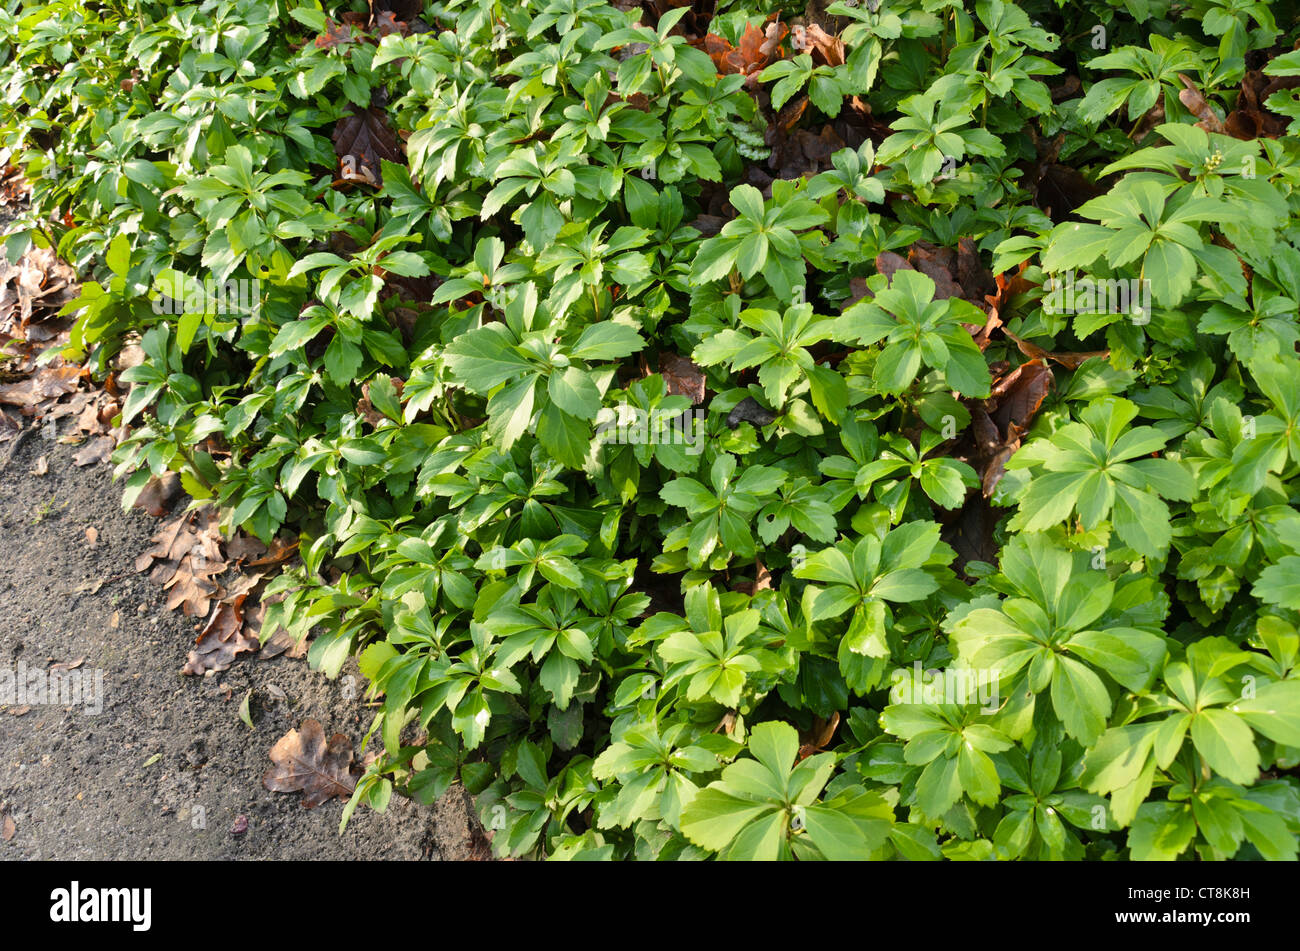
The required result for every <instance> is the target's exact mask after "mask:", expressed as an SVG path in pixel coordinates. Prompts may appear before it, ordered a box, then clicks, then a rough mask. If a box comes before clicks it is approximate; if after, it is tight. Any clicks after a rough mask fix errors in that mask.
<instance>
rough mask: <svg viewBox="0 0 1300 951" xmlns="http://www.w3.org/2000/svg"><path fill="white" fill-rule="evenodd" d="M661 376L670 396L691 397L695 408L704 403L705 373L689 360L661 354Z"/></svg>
mask: <svg viewBox="0 0 1300 951" xmlns="http://www.w3.org/2000/svg"><path fill="white" fill-rule="evenodd" d="M659 375H660V376H662V377H663V378H664V383H665V384H666V385H667V388H668V393H669V394H670V395H674V396H677V395H680V396H689V397H690V398H691V405H693V406H699V405H700V404H701V403H703V402H704V371H702V370H701V369H700V368H699V367H697V366H696V365H695V364H694V362H692V361H691V360H690V359H689V358H687V357H683V356H681V355H680V354H676V353H661V354H659Z"/></svg>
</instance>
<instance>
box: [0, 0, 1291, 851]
mask: <svg viewBox="0 0 1300 951" xmlns="http://www.w3.org/2000/svg"><path fill="white" fill-rule="evenodd" d="M1283 6H1286V5H1283ZM1285 12H1286V11H1283V10H1280V9H1279V8H1278V7H1277V6H1276V5H1268V4H1264V3H1247V2H1236V0H1233V2H1224V0H1192V2H1190V3H1180V4H1172V3H1170V2H1169V0H1122V2H1121V0H1110V2H1109V3H1107V2H1101V0H1088V2H1081V0H1024V2H1021V3H1012V2H1004V0H966V2H957V0H883V2H874V0H872V2H866V0H863V2H860V3H854V2H852V0H840V2H836V3H833V4H831V5H830V6H829V8H826V7H825V5H824V4H823V5H820V6H819V5H816V4H812V5H810V6H809V8H808V9H807V10H803V9H799V8H796V7H793V6H791V5H787V4H782V3H780V2H777V0H739V2H729V0H716V2H703V3H696V4H693V5H688V6H678V7H670V6H669V5H667V4H664V3H658V4H657V3H655V2H651V0H647V2H645V3H642V4H631V3H624V2H616V3H615V4H614V5H610V4H609V3H606V2H604V0H517V2H510V3H504V2H499V0H445V2H436V3H424V4H421V3H391V2H390V3H383V2H380V0H374V2H373V3H371V4H369V5H368V6H367V5H365V4H362V3H353V4H351V5H347V4H332V3H327V4H326V5H325V8H324V9H322V7H321V4H319V3H318V2H315V0H307V2H304V0H275V2H266V0H203V2H198V3H187V4H172V3H158V2H149V0H113V2H106V3H93V4H86V3H80V2H55V3H33V2H15V0H6V2H5V3H4V4H3V13H2V14H0V21H3V26H4V39H3V40H2V41H0V63H2V64H3V65H2V66H0V80H2V81H3V83H4V87H5V97H4V103H3V105H2V106H0V114H2V117H3V136H4V142H5V146H6V148H7V150H8V154H10V155H12V157H13V160H14V161H16V162H19V163H21V164H22V165H23V166H24V168H25V170H26V173H27V175H28V177H29V179H30V180H31V183H32V189H33V191H32V208H31V212H30V214H29V215H27V217H26V218H25V219H23V221H21V222H20V225H21V227H20V230H19V231H18V232H17V233H16V234H14V235H13V236H12V237H11V238H9V239H8V241H7V243H6V250H7V252H8V253H9V254H10V255H11V257H16V256H17V255H18V254H20V253H22V251H23V250H24V248H25V247H27V245H28V243H29V242H30V241H36V242H39V243H42V244H53V245H55V246H56V247H57V249H58V251H59V253H60V255H62V256H63V257H64V258H65V259H66V260H68V261H70V262H71V263H72V264H73V265H74V266H76V267H77V268H78V269H79V270H80V271H81V272H82V273H83V274H84V275H86V277H87V280H86V282H85V284H84V285H83V287H82V289H81V294H80V297H79V298H78V299H77V300H76V301H75V302H74V303H73V304H72V305H70V307H69V313H75V314H76V315H77V323H76V325H75V329H74V332H73V338H72V343H71V346H70V351H69V352H70V354H72V355H75V356H77V357H81V358H84V359H86V360H88V361H89V363H90V365H91V366H92V368H93V369H95V370H96V371H97V372H101V373H103V372H109V371H111V369H112V366H113V363H112V358H113V356H114V354H115V353H116V352H117V351H118V350H119V349H120V348H121V346H122V345H123V344H124V342H126V341H128V340H131V339H134V338H135V335H139V338H140V340H141V343H142V346H143V349H144V351H145V353H146V354H147V359H146V361H145V363H144V364H142V365H140V366H138V367H135V368H133V369H131V370H129V371H127V372H126V373H124V374H122V377H121V379H122V381H123V382H124V383H126V384H130V386H131V390H130V396H129V398H128V399H127V400H126V401H125V405H124V407H123V413H122V421H123V422H124V423H127V424H130V425H131V426H132V427H133V431H132V435H131V436H130V438H129V439H128V440H127V441H126V442H125V443H124V444H123V445H122V446H121V447H119V449H118V452H117V456H116V462H117V463H118V469H119V474H120V475H122V476H124V477H126V486H127V491H126V495H127V501H128V502H129V501H130V500H131V499H132V498H133V497H134V496H135V494H138V493H139V492H140V491H141V490H142V488H143V487H144V485H145V484H146V482H147V481H148V480H149V479H150V478H151V477H152V476H156V475H159V474H161V473H163V472H165V471H167V470H173V471H177V472H179V473H180V474H181V477H182V479H183V480H184V484H185V486H186V488H187V489H188V491H189V492H190V494H191V495H192V496H193V497H194V498H195V499H196V500H198V501H200V502H212V503H214V504H216V505H218V506H219V507H220V509H221V511H222V513H223V518H224V523H225V525H226V526H227V527H228V528H230V529H232V530H233V529H234V528H237V527H242V528H243V529H245V530H247V531H250V532H252V533H253V534H255V535H257V536H258V537H260V538H262V539H264V540H269V539H270V538H271V537H273V536H274V535H276V534H277V533H279V532H281V531H282V530H283V531H287V532H292V533H294V534H296V535H297V536H298V538H299V541H300V552H301V563H300V564H298V565H296V566H295V567H293V568H292V569H290V570H287V571H286V572H284V573H283V574H282V575H281V576H279V577H278V578H277V579H276V580H275V581H274V583H273V584H272V586H271V589H270V593H272V594H275V595H279V596H280V599H279V600H278V601H277V602H276V603H274V604H272V605H271V606H270V607H269V609H268V613H267V620H266V623H267V625H268V630H271V629H274V627H275V626H277V625H280V626H283V627H284V628H286V629H287V630H289V631H290V632H291V633H294V634H296V635H299V636H306V635H307V634H308V633H309V632H313V633H314V634H315V638H314V640H313V642H312V646H311V650H310V661H311V663H312V664H313V665H314V666H315V667H317V668H319V669H321V670H323V671H324V672H326V673H327V674H328V675H330V676H337V675H338V673H339V671H340V669H341V667H342V665H343V664H344V662H345V660H346V659H347V658H348V657H349V656H350V655H352V654H358V655H359V663H360V666H361V670H362V671H363V672H364V673H365V675H366V676H367V677H368V678H369V680H370V682H371V685H372V689H373V691H374V692H375V696H377V697H382V703H381V706H380V713H379V715H378V716H377V718H376V721H375V726H374V730H373V738H372V742H373V744H374V746H375V748H377V749H378V750H379V756H378V758H377V759H375V760H374V762H373V764H372V765H371V766H370V767H369V769H368V771H367V773H366V775H365V777H364V778H363V779H362V781H361V782H360V783H359V785H358V791H357V796H356V798H355V799H354V803H353V805H356V803H358V802H366V803H368V804H370V805H372V806H375V807H378V808H382V807H383V806H384V804H386V803H387V801H388V797H389V795H390V794H391V792H392V791H393V790H394V789H397V790H398V791H401V792H405V793H409V794H410V795H413V796H415V797H416V798H418V799H420V800H422V801H426V802H427V801H431V800H432V799H433V798H435V797H437V796H438V795H440V794H441V793H442V792H443V791H444V790H445V789H446V788H447V787H448V785H449V784H450V783H452V782H453V781H456V780H459V781H461V782H463V783H464V784H465V785H466V786H467V787H468V788H469V789H470V790H471V791H472V792H473V793H475V794H476V795H477V801H478V807H479V814H480V816H481V818H482V819H483V821H484V824H485V825H486V827H487V828H488V829H489V830H491V831H492V832H493V845H494V848H495V849H496V850H497V851H498V852H499V853H501V854H513V855H523V854H540V855H545V856H549V857H557V858H566V857H567V858H572V857H575V856H579V855H581V856H584V857H603V858H611V857H628V856H635V857H639V858H688V857H707V856H710V855H715V854H716V855H718V856H721V857H723V858H775V857H791V856H793V857H797V858H801V859H808V858H864V857H870V858H881V859H884V858H893V857H901V858H905V859H924V858H940V857H947V858H953V859H962V858H1016V857H1024V858H1070V859H1079V858H1090V859H1099V858H1107V857H1131V858H1135V859H1143V858H1167V857H1175V856H1183V857H1190V856H1201V857H1205V858H1226V857H1233V856H1237V857H1242V858H1247V857H1259V856H1263V857H1267V858H1294V857H1295V855H1296V850H1297V837H1298V835H1300V787H1298V786H1297V777H1296V773H1295V769H1296V766H1297V762H1298V761H1300V668H1298V667H1297V662H1298V660H1300V627H1298V626H1297V625H1298V624H1300V510H1298V509H1297V496H1298V493H1300V357H1298V356H1297V353H1296V343H1297V341H1298V340H1300V326H1298V325H1297V313H1296V311H1297V301H1298V300H1300V297H1298V296H1297V295H1300V227H1298V224H1300V138H1296V137H1294V136H1293V135H1288V134H1287V132H1288V123H1289V129H1290V131H1292V132H1294V131H1296V126H1297V122H1300V99H1297V92H1296V90H1297V87H1298V86H1300V84H1297V83H1296V82H1294V81H1293V80H1292V77H1296V76H1300V52H1290V50H1291V49H1292V47H1293V46H1294V45H1295V43H1296V39H1297V36H1296V31H1295V26H1294V25H1293V24H1294V17H1292V16H1290V15H1286V16H1284V15H1283V14H1284V13H1285ZM1290 12H1291V13H1294V10H1292V11H1290ZM792 18H801V19H799V20H794V21H793V22H792ZM791 26H793V29H790V28H789V27H791ZM1099 39H1100V42H1099ZM1261 90H1263V93H1261V92H1260V91H1261ZM940 252H946V253H947V258H943V257H942V256H941V255H940ZM942 260H949V261H956V262H957V263H956V264H953V265H952V266H948V265H943V264H941V263H936V262H941V261H942ZM990 268H991V272H992V273H990ZM1067 272H1071V273H1074V274H1076V275H1084V276H1086V277H1088V278H1089V279H1091V280H1094V281H1101V282H1116V283H1118V282H1120V281H1123V282H1124V285H1125V286H1128V284H1129V282H1135V284H1141V282H1143V281H1146V282H1149V283H1148V285H1147V286H1148V287H1149V297H1150V300H1149V304H1147V305H1146V306H1145V307H1142V308H1141V309H1138V310H1136V311H1135V310H1133V309H1131V308H1128V309H1125V308H1115V307H1110V306H1106V307H1098V306H1088V307H1078V306H1075V307H1067V308H1061V307H1054V306H1050V301H1049V299H1048V295H1049V289H1048V286H1047V285H1048V284H1049V283H1050V282H1049V278H1054V277H1056V276H1060V275H1064V274H1066V273H1067ZM994 277H995V278H996V279H995V280H994ZM92 278H93V279H92ZM204 279H212V280H215V281H217V282H225V281H227V280H233V281H245V282H253V281H256V282H257V283H256V285H254V287H255V290H256V294H255V296H254V297H253V298H252V300H251V301H250V302H249V303H248V304H247V306H242V307H237V308H234V309H231V308H227V307H215V306H209V305H210V304H211V303H212V302H211V301H210V300H209V299H208V293H207V291H206V290H205V289H204V284H203V282H204ZM164 302H167V306H160V304H161V303H164ZM178 303H179V304H180V305H181V306H173V305H176V304H178ZM1031 384H1032V386H1033V387H1036V388H1037V389H1036V390H1034V392H1033V395H1032V396H1031V395H1029V393H1028V391H1029V389H1030V386H1031ZM656 421H659V422H664V421H667V423H670V424H671V425H667V424H666V425H662V426H657V425H655V422H656ZM614 434H619V436H618V438H611V437H612V436H613V435H614ZM928 671H939V672H940V673H939V674H933V673H927V672H928ZM962 683H978V684H979V688H980V689H979V690H978V691H977V692H975V693H972V694H971V695H964V694H962V695H957V694H954V692H953V690H952V689H950V688H951V687H952V686H953V685H960V684H962Z"/></svg>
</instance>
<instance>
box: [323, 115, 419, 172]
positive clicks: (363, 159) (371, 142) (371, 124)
mask: <svg viewBox="0 0 1300 951" xmlns="http://www.w3.org/2000/svg"><path fill="white" fill-rule="evenodd" d="M333 142H334V154H335V155H337V156H338V157H339V162H340V167H341V168H343V169H345V170H346V169H348V168H351V169H353V175H354V176H355V177H357V178H359V179H363V180H368V181H370V182H371V183H372V184H374V185H382V184H383V181H384V178H383V175H382V174H381V171H380V165H379V162H380V160H381V159H386V160H388V161H389V162H393V163H395V164H398V165H400V164H403V163H404V162H405V161H406V159H405V157H404V156H403V155H402V149H401V146H400V145H399V143H398V139H397V133H396V132H394V131H393V128H392V126H391V125H389V124H388V116H387V115H386V114H385V113H384V112H383V110H381V109H379V108H377V107H375V106H371V107H370V108H368V109H358V108H356V107H355V106H354V107H353V109H352V111H351V112H350V113H348V114H347V115H346V116H344V117H343V118H342V119H340V120H339V121H338V124H337V125H335V127H334V135H333ZM349 157H351V160H352V161H351V163H350V164H349V163H348V162H347V159H348V158H349Z"/></svg>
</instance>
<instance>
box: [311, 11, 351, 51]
mask: <svg viewBox="0 0 1300 951" xmlns="http://www.w3.org/2000/svg"><path fill="white" fill-rule="evenodd" d="M356 29H357V28H356V27H355V26H353V25H352V24H351V23H335V22H334V21H333V20H331V19H329V18H328V17H327V18H326V19H325V32H324V33H322V34H321V35H320V36H318V37H316V44H315V45H316V48H317V49H318V50H332V49H338V48H339V47H341V46H346V45H347V44H349V43H356V42H358V41H359V40H358V37H357V36H356Z"/></svg>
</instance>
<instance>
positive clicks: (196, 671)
mask: <svg viewBox="0 0 1300 951" xmlns="http://www.w3.org/2000/svg"><path fill="white" fill-rule="evenodd" d="M246 597H248V595H246V594H240V595H236V596H235V597H234V598H232V599H230V600H228V601H222V602H221V603H220V604H218V605H217V606H216V607H215V608H213V609H212V617H210V618H209V619H208V623H207V625H206V626H205V627H204V628H203V630H202V631H201V632H200V633H199V637H198V640H197V641H195V648H194V650H192V651H190V652H189V655H188V656H187V657H186V660H185V666H183V667H182V668H181V673H182V674H187V675H191V676H196V675H200V674H206V673H208V672H210V671H211V672H213V673H217V672H220V671H223V670H228V669H229V668H230V666H231V665H232V664H234V662H235V657H236V655H238V654H242V653H246V652H251V651H255V650H257V647H258V643H257V638H256V637H247V636H245V634H244V612H243V604H244V599H245V598H246Z"/></svg>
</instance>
